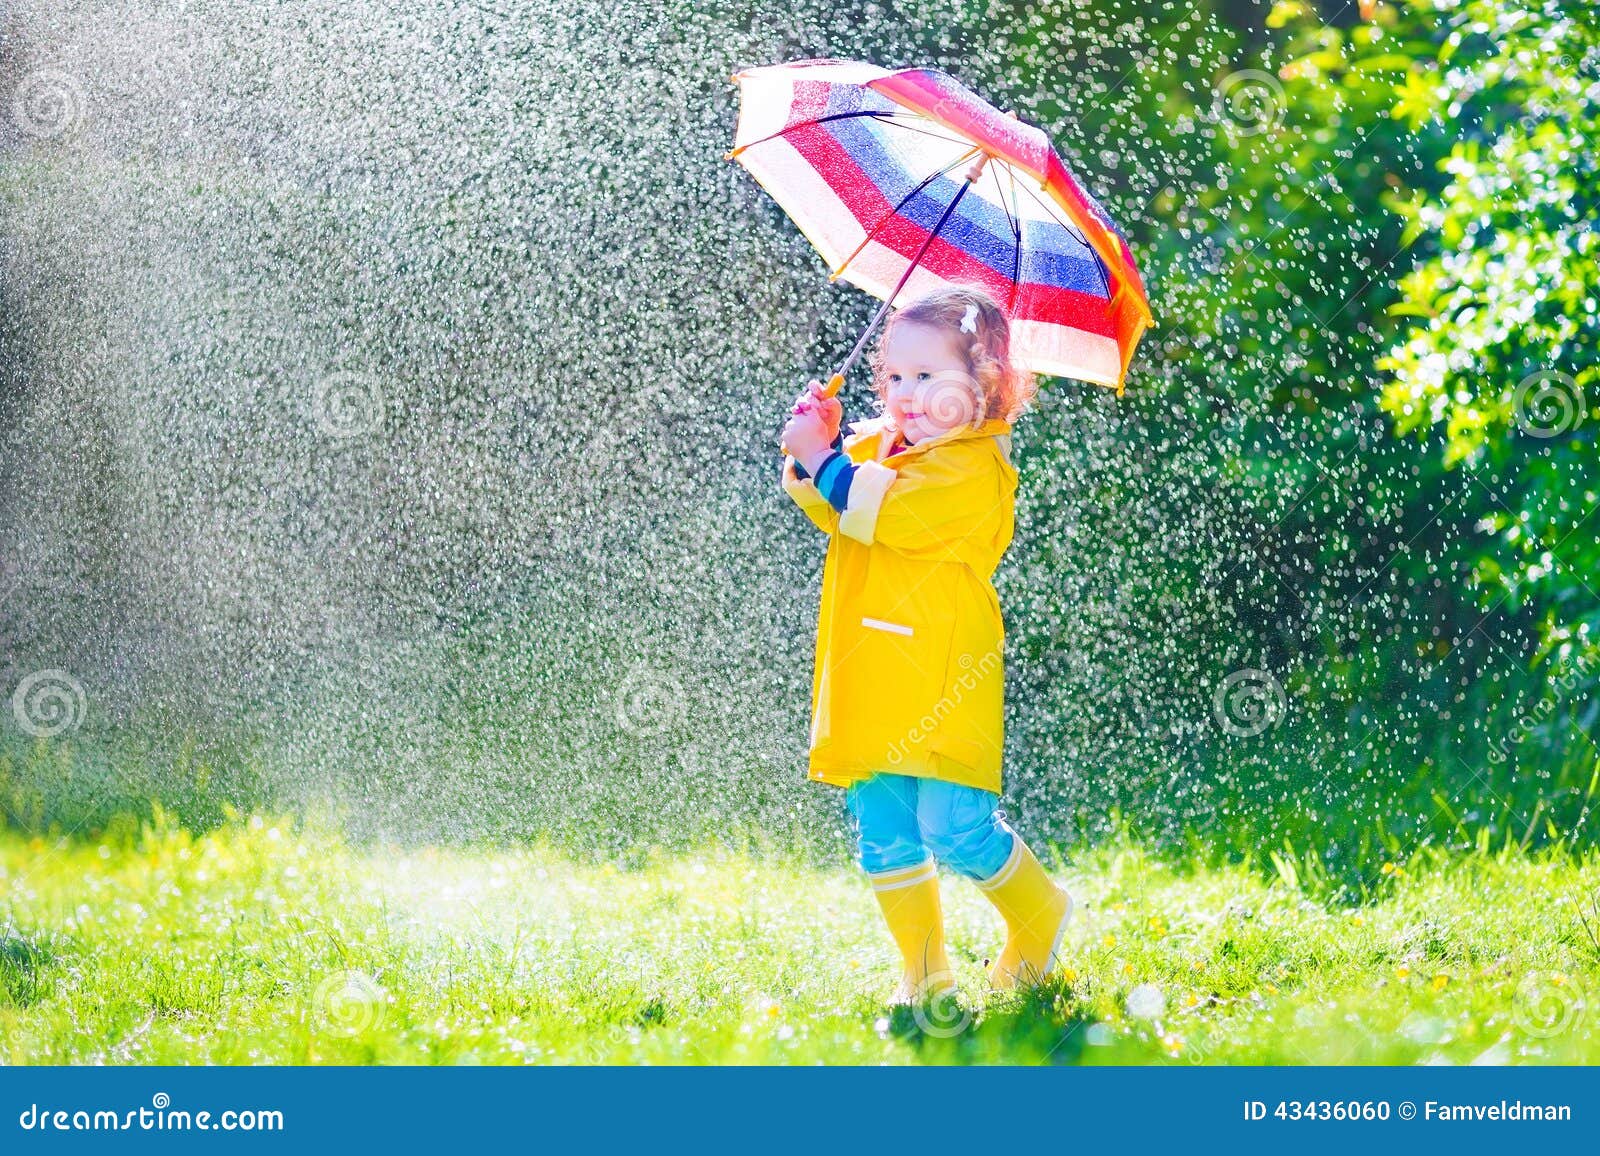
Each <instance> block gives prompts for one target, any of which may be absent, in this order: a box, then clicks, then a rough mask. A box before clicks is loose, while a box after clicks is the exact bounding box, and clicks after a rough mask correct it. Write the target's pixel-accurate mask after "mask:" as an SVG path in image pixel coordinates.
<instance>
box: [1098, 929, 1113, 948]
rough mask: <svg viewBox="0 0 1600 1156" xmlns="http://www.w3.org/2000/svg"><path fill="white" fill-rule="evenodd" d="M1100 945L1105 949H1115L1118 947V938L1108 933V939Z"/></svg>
mask: <svg viewBox="0 0 1600 1156" xmlns="http://www.w3.org/2000/svg"><path fill="white" fill-rule="evenodd" d="M1100 943H1101V945H1102V946H1104V947H1115V946H1116V945H1117V937H1116V936H1115V935H1112V934H1111V933H1110V932H1107V933H1106V937H1105V938H1104V939H1102V940H1101V941H1100Z"/></svg>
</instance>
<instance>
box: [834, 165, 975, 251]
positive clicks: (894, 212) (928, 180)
mask: <svg viewBox="0 0 1600 1156" xmlns="http://www.w3.org/2000/svg"><path fill="white" fill-rule="evenodd" d="M981 151H982V150H981V149H979V148H978V146H977V145H973V146H972V147H971V148H970V149H968V150H967V151H966V152H964V153H962V154H961V155H960V156H958V157H957V158H956V159H955V160H953V161H951V162H950V163H949V164H947V165H946V166H945V167H944V168H942V169H939V170H938V171H937V172H932V173H929V174H928V175H927V176H925V177H923V178H922V182H921V183H920V184H918V185H917V187H916V188H914V189H912V190H911V191H910V192H909V193H907V194H906V195H905V196H903V197H901V198H900V200H899V202H898V203H897V204H896V205H895V207H894V208H893V209H891V210H890V211H889V212H888V213H885V214H884V215H883V216H882V217H881V218H879V220H878V223H877V224H875V225H873V226H872V228H871V229H870V230H869V231H868V232H867V235H866V236H864V237H862V238H861V244H859V245H857V246H856V247H855V248H854V249H852V250H850V255H849V256H848V257H846V258H845V259H844V260H843V261H841V262H840V263H839V267H838V268H837V269H835V270H834V271H833V272H832V273H829V274H828V280H830V281H836V280H838V278H839V274H841V273H843V272H844V271H845V269H847V268H848V267H849V265H850V262H851V261H854V260H855V259H856V257H857V255H858V254H860V252H861V250H863V249H865V248H866V247H867V242H868V241H870V240H872V238H873V237H875V236H877V235H878V230H879V229H881V228H883V227H884V225H886V224H888V223H889V222H890V221H892V220H894V219H895V218H896V217H898V216H899V215H900V210H901V209H902V208H904V207H905V204H906V202H907V201H909V200H910V199H911V198H912V197H914V196H916V195H917V194H918V193H920V192H921V191H922V190H923V189H925V188H927V187H928V186H929V185H930V184H932V183H933V182H934V181H935V180H937V179H938V178H939V177H942V176H945V175H947V174H948V173H949V172H950V170H951V169H953V168H955V167H956V166H957V165H959V164H960V163H961V162H962V161H964V160H966V159H967V158H968V157H970V156H971V155H972V154H973V153H975V152H981Z"/></svg>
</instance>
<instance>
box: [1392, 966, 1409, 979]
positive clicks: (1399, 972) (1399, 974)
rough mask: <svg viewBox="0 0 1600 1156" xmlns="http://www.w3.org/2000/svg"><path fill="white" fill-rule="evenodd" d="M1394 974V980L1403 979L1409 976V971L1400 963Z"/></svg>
mask: <svg viewBox="0 0 1600 1156" xmlns="http://www.w3.org/2000/svg"><path fill="white" fill-rule="evenodd" d="M1394 974H1395V976H1396V978H1398V979H1404V978H1405V977H1406V976H1408V975H1410V974H1411V969H1410V968H1409V967H1407V966H1406V965H1405V964H1403V963H1402V964H1401V965H1400V966H1399V967H1397V968H1395V969H1394Z"/></svg>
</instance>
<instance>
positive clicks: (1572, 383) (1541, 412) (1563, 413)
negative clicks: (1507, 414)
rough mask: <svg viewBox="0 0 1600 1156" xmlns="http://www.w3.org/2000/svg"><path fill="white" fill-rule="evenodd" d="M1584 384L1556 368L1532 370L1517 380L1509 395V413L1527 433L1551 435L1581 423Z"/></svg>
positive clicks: (1531, 435) (1542, 435) (1529, 434)
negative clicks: (1533, 371) (1542, 370)
mask: <svg viewBox="0 0 1600 1156" xmlns="http://www.w3.org/2000/svg"><path fill="white" fill-rule="evenodd" d="M1585 405H1586V402H1585V400H1584V396H1583V387H1582V386H1581V385H1579V384H1578V383H1577V381H1576V380H1575V379H1573V378H1572V377H1570V376H1568V375H1567V374H1565V373H1561V372H1560V371H1558V370H1554V369H1547V370H1545V371H1544V372H1542V373H1534V374H1530V375H1529V376H1527V377H1525V378H1523V379H1522V380H1521V381H1520V382H1518V383H1517V389H1516V392H1515V393H1513V394H1512V395H1511V416H1512V420H1513V421H1515V422H1516V424H1517V428H1518V429H1520V430H1521V431H1522V432H1523V433H1525V434H1527V435H1528V436H1529V437H1534V438H1553V437H1558V436H1560V435H1561V434H1564V433H1570V432H1571V431H1572V430H1575V429H1577V428H1578V427H1579V426H1580V425H1582V424H1583V417H1584V407H1585Z"/></svg>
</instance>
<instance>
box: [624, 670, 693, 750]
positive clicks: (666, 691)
mask: <svg viewBox="0 0 1600 1156" xmlns="http://www.w3.org/2000/svg"><path fill="white" fill-rule="evenodd" d="M684 713H685V700H684V691H683V683H682V682H680V681H679V680H678V679H677V677H676V676H674V675H673V674H671V673H669V672H667V671H664V670H657V669H656V668H654V667H652V666H649V665H646V664H644V663H640V664H639V665H637V666H635V667H634V668H633V669H632V670H630V671H628V673H627V674H626V675H625V676H624V677H623V679H622V684H621V685H620V686H618V687H617V725H618V726H620V727H621V728H622V729H623V730H625V731H627V732H628V733H629V734H632V735H638V736H641V737H644V736H649V735H658V734H661V733H662V732H663V731H666V730H668V729H670V728H671V727H673V726H676V725H677V724H678V723H680V722H682V721H683V716H684Z"/></svg>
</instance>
